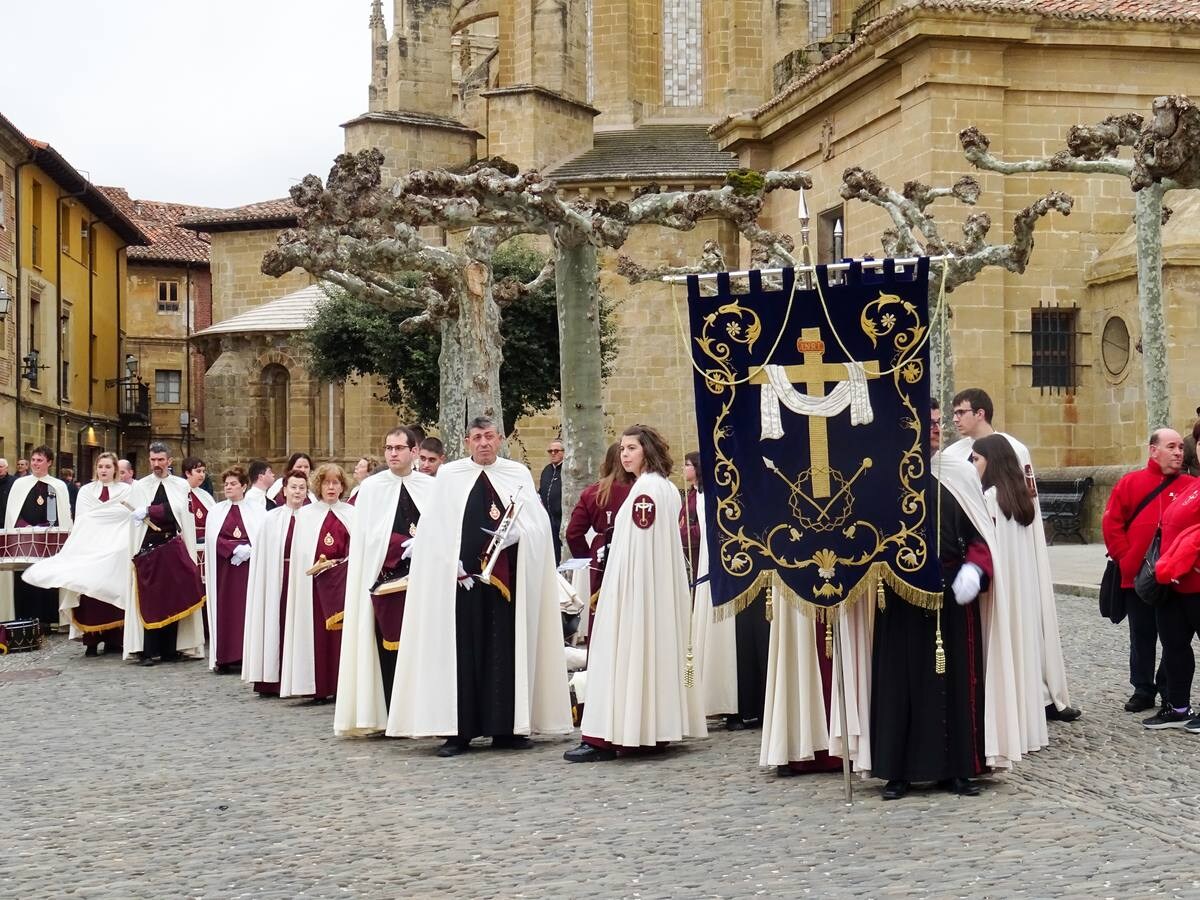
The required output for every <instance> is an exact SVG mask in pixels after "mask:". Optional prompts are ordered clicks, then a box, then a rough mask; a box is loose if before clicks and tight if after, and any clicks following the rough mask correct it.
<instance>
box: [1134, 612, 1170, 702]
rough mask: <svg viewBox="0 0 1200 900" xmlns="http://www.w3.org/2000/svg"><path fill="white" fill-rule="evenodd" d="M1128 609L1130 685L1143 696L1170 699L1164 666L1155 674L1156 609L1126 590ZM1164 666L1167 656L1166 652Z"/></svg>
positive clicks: (1156, 642) (1156, 652)
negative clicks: (1167, 697) (1159, 696)
mask: <svg viewBox="0 0 1200 900" xmlns="http://www.w3.org/2000/svg"><path fill="white" fill-rule="evenodd" d="M1123 590H1124V591H1125V609H1126V610H1127V611H1128V614H1129V683H1130V684H1132V685H1133V689H1134V690H1135V691H1137V692H1138V693H1140V694H1149V695H1150V696H1152V697H1153V696H1156V695H1161V696H1162V697H1164V698H1165V697H1166V696H1167V680H1168V673H1167V671H1166V666H1165V665H1160V666H1159V667H1158V673H1157V674H1155V671H1154V662H1155V657H1156V656H1157V655H1158V624H1157V622H1156V617H1155V613H1154V607H1152V606H1147V605H1146V604H1145V603H1143V602H1142V599H1141V598H1140V597H1138V595H1137V594H1135V593H1134V592H1133V588H1124V589H1123ZM1163 656H1164V659H1163V661H1164V663H1165V661H1166V658H1165V657H1166V654H1165V652H1164V654H1163Z"/></svg>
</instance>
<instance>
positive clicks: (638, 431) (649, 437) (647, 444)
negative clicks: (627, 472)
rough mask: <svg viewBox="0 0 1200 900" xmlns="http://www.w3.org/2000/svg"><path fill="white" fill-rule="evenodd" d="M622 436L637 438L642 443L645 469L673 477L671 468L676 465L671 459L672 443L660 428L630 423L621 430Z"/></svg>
mask: <svg viewBox="0 0 1200 900" xmlns="http://www.w3.org/2000/svg"><path fill="white" fill-rule="evenodd" d="M621 437H632V438H637V442H638V443H639V444H641V445H642V459H643V462H644V466H643V471H645V472H653V473H655V474H656V475H661V476H662V477H663V478H670V477H671V469H672V468H674V466H675V463H674V461H673V460H672V459H671V445H670V444H668V443H667V441H666V439H665V438H664V437H663V436H662V435H661V434H660V433H659V432H658V429H656V428H651V427H650V426H649V425H630V426H629V427H628V428H626V429H625V430H624V431H623V432H621Z"/></svg>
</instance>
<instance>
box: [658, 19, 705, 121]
mask: <svg viewBox="0 0 1200 900" xmlns="http://www.w3.org/2000/svg"><path fill="white" fill-rule="evenodd" d="M703 36H704V18H703V13H702V12H701V6H700V0H663V31H662V45H663V104H664V105H665V106H702V105H703V103H704V82H703V77H702V76H703V69H702V67H701V60H702V59H703V53H704V47H703V41H702V39H703Z"/></svg>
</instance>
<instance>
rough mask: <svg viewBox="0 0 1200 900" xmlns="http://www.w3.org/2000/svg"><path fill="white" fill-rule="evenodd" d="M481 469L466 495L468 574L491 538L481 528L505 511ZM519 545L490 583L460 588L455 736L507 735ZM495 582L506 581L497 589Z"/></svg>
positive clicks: (463, 548)
mask: <svg viewBox="0 0 1200 900" xmlns="http://www.w3.org/2000/svg"><path fill="white" fill-rule="evenodd" d="M505 508H506V507H505V504H504V503H503V502H502V501H501V500H500V495H499V494H498V493H496V490H495V488H494V487H492V483H491V482H490V481H489V480H488V477H487V475H486V474H485V473H483V472H480V473H479V479H478V480H477V481H476V482H475V486H474V487H473V488H472V489H471V493H470V494H469V495H468V496H467V505H466V508H465V509H464V510H463V521H462V539H461V543H460V545H459V559H460V560H462V564H463V568H465V569H466V570H467V572H468V573H469V574H471V575H477V574H479V572H480V571H482V569H483V566H482V561H481V557H482V555H483V553H484V551H485V550H486V549H487V546H488V544H489V543H490V542H491V536H490V535H489V534H487V533H486V532H484V531H483V529H484V528H488V529H493V530H494V529H495V528H496V527H497V526H498V525H499V524H500V519H501V518H502V516H503V514H504V510H505ZM516 571H517V548H516V546H512V547H509V548H508V549H507V550H505V551H503V553H502V555H501V559H500V560H499V562H498V564H497V565H496V568H495V569H494V570H493V575H492V581H493V582H494V583H492V584H483V583H481V582H480V581H479V580H478V579H475V581H474V584H473V585H472V586H471V589H470V590H466V589H465V588H463V587H462V586H459V588H458V595H457V599H456V601H455V602H456V607H455V646H456V651H457V656H458V660H457V673H458V737H459V738H461V739H463V740H469V739H471V738H473V737H479V736H481V735H491V736H501V737H504V736H508V735H511V734H512V730H513V716H514V715H515V700H514V689H515V679H516V652H515V637H516V614H515V612H514V609H513V604H512V602H511V601H510V600H509V599H508V597H506V596H505V593H506V592H507V593H508V595H509V596H511V595H512V593H513V582H514V580H515V579H514V575H515V574H516ZM496 583H499V584H502V585H504V588H503V589H501V588H500V587H498V586H497V584H496Z"/></svg>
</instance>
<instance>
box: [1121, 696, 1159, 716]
mask: <svg viewBox="0 0 1200 900" xmlns="http://www.w3.org/2000/svg"><path fill="white" fill-rule="evenodd" d="M1148 709H1154V695H1153V694H1147V693H1146V692H1145V691H1134V692H1133V696H1132V697H1130V698H1129V699H1128V700H1126V701H1125V712H1132V713H1136V712H1145V711H1146V710H1148Z"/></svg>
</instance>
